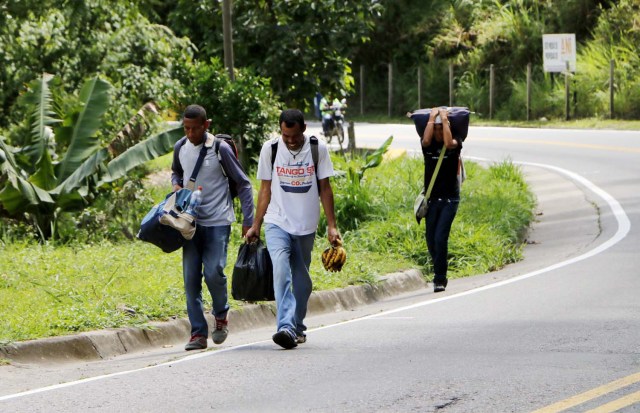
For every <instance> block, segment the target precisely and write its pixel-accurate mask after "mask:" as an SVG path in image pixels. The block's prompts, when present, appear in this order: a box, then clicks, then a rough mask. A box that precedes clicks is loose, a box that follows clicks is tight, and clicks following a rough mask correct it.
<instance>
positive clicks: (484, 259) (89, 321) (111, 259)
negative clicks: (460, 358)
mask: <svg viewBox="0 0 640 413" xmlns="http://www.w3.org/2000/svg"><path fill="white" fill-rule="evenodd" d="M344 162H345V161H344V160H342V159H340V158H337V157H336V158H335V166H336V168H337V169H343V168H345V167H346V164H345V163H344ZM352 162H362V161H352ZM422 173H423V166H422V160H421V159H413V158H407V157H400V158H397V159H393V160H390V161H386V162H383V163H382V165H380V166H379V167H377V168H373V169H369V170H367V172H366V174H365V176H364V178H363V180H362V181H361V183H360V185H361V186H362V187H361V188H360V190H359V192H356V193H355V194H356V195H357V194H364V193H366V194H368V196H367V199H366V200H365V201H362V202H361V201H360V199H359V198H358V197H357V196H353V195H354V192H353V188H351V187H349V184H348V182H346V180H344V179H340V178H336V179H335V182H334V192H335V196H336V208H337V209H341V208H342V210H344V211H348V208H352V209H353V208H356V209H360V215H359V216H360V218H359V221H357V222H355V225H353V226H351V228H352V229H349V230H343V231H342V235H343V238H344V241H345V248H346V249H347V252H348V259H347V264H346V265H345V267H344V268H343V271H342V272H340V273H329V272H327V271H325V270H324V269H323V268H322V265H321V260H320V254H321V252H322V250H323V249H324V248H326V247H327V246H328V243H327V241H326V238H325V237H324V235H323V234H318V239H317V240H316V247H315V249H314V253H313V261H312V264H311V265H312V268H311V272H312V278H313V280H314V289H315V290H326V289H333V288H338V287H345V286H348V285H352V284H362V283H375V282H376V279H377V277H378V276H379V275H382V274H386V273H389V272H393V271H397V270H400V269H406V268H421V269H423V270H424V271H425V273H426V274H429V273H430V271H431V263H430V259H429V257H428V254H427V251H426V245H425V241H424V223H423V224H422V225H421V226H418V225H417V224H416V222H415V218H414V217H413V209H412V208H413V200H414V197H415V195H416V194H417V193H418V191H419V189H420V187H421V186H422V182H421V180H422ZM467 173H468V179H467V181H466V182H465V184H464V186H463V191H462V201H461V204H460V210H459V212H458V216H457V217H456V220H455V221H454V226H453V229H452V234H451V239H450V258H449V261H450V276H451V277H460V276H466V275H470V274H477V273H484V272H487V271H491V270H494V269H497V268H500V267H502V266H504V265H506V264H508V263H510V262H514V261H516V260H518V259H520V258H521V244H520V238H519V235H520V234H521V233H522V230H523V228H526V227H527V226H528V224H529V223H530V221H531V220H532V219H533V213H532V211H533V208H534V204H535V200H534V197H533V196H532V194H531V193H530V192H529V189H528V187H527V185H526V183H525V182H524V180H523V178H522V173H521V171H520V170H519V168H518V167H517V166H514V165H512V164H510V163H503V164H499V165H495V166H493V167H491V168H489V169H484V168H481V167H479V166H478V165H476V164H474V163H472V162H467ZM255 188H257V186H255ZM166 190H168V187H167V188H166ZM163 191H164V189H160V190H159V193H163ZM347 206H348V208H347ZM362 209H364V211H362ZM347 213H348V212H344V213H343V216H346V215H344V214H347ZM339 225H340V221H339ZM239 231H240V227H239V225H234V226H233V230H232V236H231V243H230V246H229V253H228V257H229V260H228V265H227V269H226V270H227V272H226V273H227V275H228V276H229V278H230V275H231V270H232V266H233V263H234V262H235V257H236V253H237V249H238V246H239V245H240V242H241V237H240V233H239ZM323 232H324V230H323ZM2 256H3V259H2V260H1V261H0V314H2V319H1V320H0V343H8V342H11V341H20V340H27V339H35V338H42V337H48V336H55V335H64V334H69V333H75V332H80V331H87V330H94V329H102V328H109V327H119V326H125V325H134V326H143V325H145V324H146V323H148V322H149V321H152V320H165V319H169V318H172V317H184V316H185V304H184V293H183V286H182V275H181V273H182V269H181V268H182V266H181V252H179V251H178V252H174V253H171V254H164V253H162V252H161V251H160V250H159V249H157V248H156V247H154V246H152V245H150V244H145V243H142V242H138V241H135V242H122V243H118V244H112V243H106V242H105V243H99V244H92V245H59V246H53V245H38V244H33V243H25V242H12V243H8V244H6V245H5V247H4V250H3V254H2ZM228 285H229V286H230V285H231V283H230V280H229V283H228ZM205 291H206V290H205ZM205 301H206V304H205V305H206V306H207V307H209V306H210V304H209V297H207V296H206V294H205ZM230 301H231V305H232V306H237V305H238V303H236V302H234V301H233V300H230Z"/></svg>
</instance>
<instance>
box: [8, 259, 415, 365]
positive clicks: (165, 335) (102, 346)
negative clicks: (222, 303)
mask: <svg viewBox="0 0 640 413" xmlns="http://www.w3.org/2000/svg"><path fill="white" fill-rule="evenodd" d="M426 287H427V282H426V281H425V280H424V277H423V276H422V274H421V272H420V271H418V270H407V271H403V272H399V273H393V274H389V275H387V276H384V277H382V278H381V279H380V280H379V282H378V283H376V284H375V285H369V284H366V285H358V286H349V287H346V288H340V289H337V290H331V291H318V292H314V293H312V294H311V298H310V299H309V307H308V315H309V316H313V315H317V314H322V313H328V312H337V311H344V310H350V309H353V308H356V307H359V306H362V305H365V304H371V303H374V302H376V301H380V300H382V299H384V298H386V297H390V296H394V295H397V294H401V293H404V292H409V291H414V290H418V289H423V288H426ZM275 312H276V311H275V303H273V302H270V303H261V304H249V303H243V304H241V307H240V308H239V309H231V310H230V311H229V324H230V325H232V326H233V330H234V331H242V330H249V329H253V328H256V327H264V326H269V325H273V326H275V323H276V319H275ZM206 317H207V320H208V322H209V325H212V324H213V323H215V321H214V320H213V316H211V314H206ZM190 331H191V327H190V324H189V320H188V319H186V318H181V319H174V320H170V321H165V322H153V323H149V324H148V325H147V326H145V327H122V328H115V329H106V330H99V331H90V332H86V333H80V334H75V335H69V336H60V337H50V338H44V339H40V340H29V341H22V342H17V343H13V344H9V345H6V346H3V347H0V357H2V358H6V359H9V360H11V361H13V362H19V363H44V362H46V363H55V362H71V361H80V360H82V361H92V360H102V359H107V358H112V357H115V356H120V355H123V354H129V353H134V352H138V351H142V350H147V349H151V348H159V347H163V346H170V345H174V344H177V343H184V342H186V341H187V340H188V339H189V335H190Z"/></svg>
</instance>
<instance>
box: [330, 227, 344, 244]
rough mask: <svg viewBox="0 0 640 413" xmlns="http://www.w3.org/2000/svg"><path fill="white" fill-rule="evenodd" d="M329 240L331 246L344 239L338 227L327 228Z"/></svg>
mask: <svg viewBox="0 0 640 413" xmlns="http://www.w3.org/2000/svg"><path fill="white" fill-rule="evenodd" d="M327 239H328V240H329V244H331V245H334V244H335V242H336V241H337V240H342V237H341V236H340V233H339V232H338V228H336V227H329V228H327Z"/></svg>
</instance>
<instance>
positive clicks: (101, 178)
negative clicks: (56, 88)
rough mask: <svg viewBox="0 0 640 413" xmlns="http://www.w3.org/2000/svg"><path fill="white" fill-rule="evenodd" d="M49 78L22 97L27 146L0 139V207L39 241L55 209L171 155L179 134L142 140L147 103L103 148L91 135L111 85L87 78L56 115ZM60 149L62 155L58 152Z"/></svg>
mask: <svg viewBox="0 0 640 413" xmlns="http://www.w3.org/2000/svg"><path fill="white" fill-rule="evenodd" d="M52 79H53V77H52V76H51V75H48V74H43V75H42V76H41V77H40V78H39V79H36V80H35V81H33V82H32V83H30V88H29V92H28V93H27V95H26V96H25V102H26V103H27V107H29V108H30V109H31V110H30V113H29V118H30V120H31V122H32V123H31V124H32V128H31V130H30V136H29V139H28V144H27V145H25V146H24V147H22V148H15V147H12V146H10V145H8V144H7V143H6V139H5V138H4V137H2V136H0V188H1V190H0V206H2V209H4V210H5V211H6V213H8V214H9V215H10V216H14V217H16V218H17V219H23V220H27V221H28V222H30V223H31V224H33V225H34V226H35V227H36V229H37V231H38V233H39V235H40V238H41V239H42V240H47V239H50V238H52V237H55V235H56V226H57V220H58V217H59V216H60V213H62V212H65V211H80V210H82V209H83V208H85V207H86V206H88V205H90V204H91V202H93V200H94V195H95V194H96V191H97V189H98V188H99V187H100V186H102V185H104V184H106V183H108V182H112V181H114V180H116V179H119V178H122V177H124V176H126V175H127V173H128V172H129V171H130V170H131V169H133V168H135V167H136V166H139V165H141V164H143V163H144V162H147V161H148V160H151V159H154V158H155V157H157V156H160V155H164V154H166V153H168V152H170V151H171V150H172V149H173V144H174V143H175V142H176V141H177V140H178V139H179V138H180V137H181V136H182V135H183V130H182V127H181V126H179V127H176V128H173V129H171V130H167V131H164V132H162V133H159V134H156V135H154V136H151V137H148V138H146V139H142V138H143V137H145V136H146V134H147V130H148V128H146V127H145V125H146V126H148V122H147V115H148V114H149V113H151V114H153V112H154V111H156V113H157V110H156V109H155V106H154V105H152V104H147V105H145V106H144V107H143V108H142V109H141V110H140V111H139V112H138V113H137V114H136V116H134V118H132V120H131V121H130V122H129V124H127V125H125V127H124V128H123V130H122V131H121V132H120V133H119V134H118V136H116V137H115V138H114V139H113V140H112V142H111V143H110V144H109V145H107V146H101V142H100V139H99V137H98V132H99V131H100V128H101V126H102V125H103V119H102V118H103V115H104V114H105V112H106V111H107V109H108V108H109V104H110V101H109V92H110V89H111V85H110V84H109V83H108V82H106V81H104V80H101V79H100V78H98V77H94V78H92V79H89V80H88V81H86V82H85V83H84V85H83V86H82V88H81V90H80V93H79V99H78V105H77V107H76V108H74V109H72V110H70V111H69V112H68V113H63V114H56V113H55V112H54V111H53V105H52V97H51V89H50V84H51V81H52ZM57 115H60V117H61V118H62V119H58V118H57V117H56V116H57ZM132 124H133V126H132ZM125 138H126V139H125ZM59 147H63V148H65V152H64V153H58V151H57V150H56V149H57V148H59ZM58 159H59V161H58Z"/></svg>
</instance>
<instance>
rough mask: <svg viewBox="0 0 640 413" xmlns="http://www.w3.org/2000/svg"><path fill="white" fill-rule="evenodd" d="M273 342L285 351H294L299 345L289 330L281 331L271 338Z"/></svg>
mask: <svg viewBox="0 0 640 413" xmlns="http://www.w3.org/2000/svg"><path fill="white" fill-rule="evenodd" d="M271 338H272V339H273V342H274V343H276V344H277V345H279V346H280V347H282V348H284V349H287V350H289V349H292V348H294V347H296V346H297V345H298V343H297V341H296V336H295V335H294V334H292V333H289V332H288V331H287V330H280V331H278V332H277V333H275V334H274V335H273V337H271Z"/></svg>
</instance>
